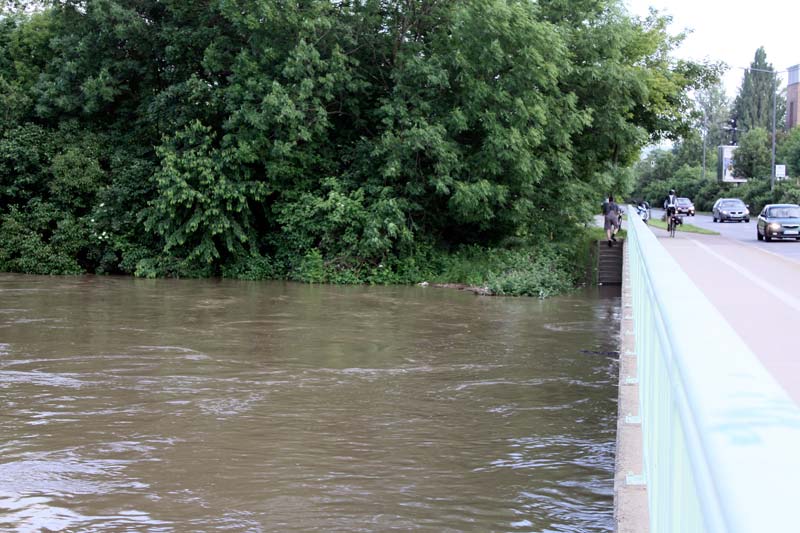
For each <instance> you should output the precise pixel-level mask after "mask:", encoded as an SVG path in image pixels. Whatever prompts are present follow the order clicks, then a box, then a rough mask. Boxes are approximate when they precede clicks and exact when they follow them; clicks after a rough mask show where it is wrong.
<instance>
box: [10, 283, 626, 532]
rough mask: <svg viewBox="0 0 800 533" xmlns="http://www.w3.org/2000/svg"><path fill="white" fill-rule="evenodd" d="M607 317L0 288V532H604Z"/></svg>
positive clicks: (577, 310)
mask: <svg viewBox="0 0 800 533" xmlns="http://www.w3.org/2000/svg"><path fill="white" fill-rule="evenodd" d="M619 307H620V300H619V294H618V292H617V293H615V292H614V291H613V289H612V290H611V292H604V291H601V289H586V290H583V291H579V292H577V293H575V294H571V295H568V296H564V297H559V298H553V299H550V300H545V301H539V300H536V299H532V298H491V297H479V296H475V295H473V294H470V293H465V292H460V291H456V290H448V289H433V288H422V287H332V286H319V285H303V284H291V283H277V282H276V283H265V282H239V281H218V280H217V281H208V280H202V281H197V280H141V279H131V278H123V277H93V276H87V277H35V276H20V275H12V274H0V405H1V406H2V410H0V416H2V426H1V427H2V433H0V530H2V531H30V532H34V531H36V532H38V531H81V532H95V531H97V532H100V531H103V532H105V531H148V532H150V531H152V532H173V531H226V532H227V531H232V532H253V531H256V532H258V531H325V532H328V531H347V532H350V531H389V530H398V531H407V530H417V531H432V532H446V531H480V532H486V531H512V532H516V531H519V532H523V531H525V532H527V531H535V532H562V531H567V532H590V531H613V512H612V505H613V502H612V496H613V463H614V443H615V424H616V422H615V420H616V397H617V387H616V383H617V357H616V353H615V350H617V341H618V331H619V319H620V316H619V313H620V310H619Z"/></svg>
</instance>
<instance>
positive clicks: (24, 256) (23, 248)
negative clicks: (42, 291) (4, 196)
mask: <svg viewBox="0 0 800 533" xmlns="http://www.w3.org/2000/svg"><path fill="white" fill-rule="evenodd" d="M59 215H60V213H59V212H58V210H57V209H56V208H55V207H54V206H53V205H51V204H42V203H40V202H38V201H33V202H31V203H30V204H29V205H27V206H26V209H24V210H20V209H18V208H17V207H16V206H13V207H11V209H10V210H9V212H8V213H6V214H5V215H3V217H2V218H1V219H0V242H2V243H3V245H2V247H0V270H3V271H7V272H25V273H30V274H80V273H82V272H83V269H82V268H81V265H79V264H78V258H79V256H81V255H83V254H84V253H85V252H86V248H87V247H91V246H92V244H91V240H90V231H89V229H88V226H87V224H86V222H87V221H86V220H80V219H74V218H72V217H66V218H60V217H59Z"/></svg>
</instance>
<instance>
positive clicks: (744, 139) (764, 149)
mask: <svg viewBox="0 0 800 533" xmlns="http://www.w3.org/2000/svg"><path fill="white" fill-rule="evenodd" d="M770 142H771V141H770V135H769V133H767V130H766V129H764V128H753V129H751V130H749V131H747V132H746V133H744V134H743V135H742V136H741V138H740V139H739V145H738V146H737V148H736V151H735V152H734V154H733V175H734V176H736V177H739V178H765V177H769V176H770V175H771V172H770V162H771V160H772V152H771V148H770V146H771V145H770Z"/></svg>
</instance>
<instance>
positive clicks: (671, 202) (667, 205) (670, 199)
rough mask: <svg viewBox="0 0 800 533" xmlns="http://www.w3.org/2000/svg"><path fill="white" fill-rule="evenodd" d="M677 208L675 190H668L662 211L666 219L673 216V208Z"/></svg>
mask: <svg viewBox="0 0 800 533" xmlns="http://www.w3.org/2000/svg"><path fill="white" fill-rule="evenodd" d="M677 206H678V195H677V194H675V189H670V190H669V195H668V196H667V199H666V200H664V211H666V212H667V217H669V216H672V215H674V214H675V208H676V207H677Z"/></svg>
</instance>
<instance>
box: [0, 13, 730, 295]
mask: <svg viewBox="0 0 800 533" xmlns="http://www.w3.org/2000/svg"><path fill="white" fill-rule="evenodd" d="M23 4H24V3H23ZM20 5H21V4H20ZM668 22H669V20H668V18H666V17H663V16H660V15H658V14H656V13H653V14H652V15H651V16H650V17H648V18H647V19H644V20H639V19H634V18H631V17H630V16H628V15H627V13H626V12H625V11H624V9H623V6H622V4H621V3H620V2H619V1H618V0H598V1H585V2H584V1H581V2H566V3H565V2H530V1H528V0H488V1H474V0H469V1H464V2H440V1H436V2H431V1H429V0H408V1H402V2H401V1H399V0H387V1H380V2H378V1H367V2H330V1H329V0H308V1H304V2H299V3H298V2H284V3H280V5H278V4H276V3H275V2H261V1H253V0H226V1H225V2H204V3H203V2H201V3H199V4H197V3H191V2H188V3H187V2H177V1H163V0H135V1H134V0H85V1H81V2H78V1H73V0H69V1H52V2H45V3H44V7H43V8H42V9H40V10H38V11H36V12H35V13H29V12H26V11H25V10H24V9H17V10H16V11H13V10H10V9H7V10H6V11H5V12H4V15H3V18H2V19H0V217H2V220H3V221H4V222H3V224H4V225H3V228H4V229H3V232H4V235H5V236H7V240H6V239H4V240H3V241H0V253H2V257H3V263H2V265H3V268H7V269H14V270H22V271H39V270H41V271H48V272H57V271H58V272H76V271H80V270H85V271H90V272H118V273H134V274H136V275H140V276H147V277H152V276H181V277H184V276H191V277H194V276H209V275H222V276H226V277H241V278H248V279H265V278H273V277H286V278H289V279H297V280H303V281H309V282H322V281H324V282H333V283H355V282H368V283H410V282H415V281H420V280H422V279H434V277H436V276H445V277H448V278H450V279H448V281H452V280H453V279H458V280H466V281H465V282H469V283H473V282H476V283H477V282H480V283H485V282H486V280H488V279H489V278H488V276H489V273H490V272H492V273H493V276H494V277H493V278H492V279H494V280H496V283H497V284H498V285H497V287H498V289H499V290H502V291H504V292H512V293H525V294H536V295H540V294H550V293H551V292H552V291H553V290H555V287H563V286H564V283H565V282H564V279H569V280H572V281H573V282H574V280H575V279H576V278H575V276H573V275H572V274H563V267H564V265H565V263H562V262H560V261H561V258H563V257H568V256H569V254H568V253H567V252H561V251H552V250H551V248H552V247H557V246H566V245H563V243H572V242H573V239H574V234H575V232H576V231H580V230H579V229H578V228H581V227H582V225H583V224H584V223H586V222H588V221H589V220H590V218H591V216H592V215H593V214H594V212H595V211H596V206H597V203H598V198H599V197H600V196H602V195H603V194H607V193H608V192H613V193H615V194H617V195H620V196H624V195H625V194H626V193H627V192H629V191H630V189H631V187H632V185H633V178H632V176H633V174H632V173H631V171H630V169H629V166H630V165H631V164H632V163H633V162H634V161H635V159H636V157H637V155H638V153H639V149H640V148H641V147H642V146H643V145H644V144H645V143H646V142H648V141H654V140H659V139H663V138H677V137H678V136H681V135H684V136H685V135H686V134H687V133H688V132H689V131H690V130H691V126H692V124H693V121H694V117H693V114H692V113H691V109H692V108H691V101H690V100H689V99H688V97H687V94H688V92H689V91H690V90H693V89H698V88H700V87H702V86H704V85H706V84H708V83H709V82H710V81H711V80H712V79H713V78H714V77H715V75H716V74H717V67H716V66H715V65H699V64H693V63H687V62H682V61H675V60H674V59H672V58H671V57H670V52H671V51H672V50H673V49H674V48H675V47H676V46H677V45H678V44H679V42H680V40H681V36H671V35H670V34H669V33H668V32H667V26H668ZM697 146H698V145H697V142H696V140H695V142H694V144H693V145H692V146H691V148H692V150H691V151H693V152H696V151H697ZM688 148H689V145H688V144H687V153H688V152H689V151H690V150H689V149H688ZM678 159H681V158H680V157H679V158H678ZM696 166H697V165H692V164H691V163H688V162H687V163H686V167H687V169H688V170H685V171H684V170H682V172H683V173H684V174H685V175H686V176H688V175H690V174H692V173H696V171H695V169H696ZM678 167H679V168H682V167H683V164H681V165H678ZM682 179H683V178H682ZM686 179H688V177H687V178H686ZM29 217H33V218H34V219H36V221H41V222H40V223H39V222H37V223H38V225H37V223H34V222H35V221H31V220H28V218H29ZM81 239H83V241H81ZM79 241H80V242H79ZM519 243H523V247H522V248H515V245H518V244H519ZM556 243H562V244H558V245H557V244H556ZM570 246H571V245H570ZM523 249H524V250H527V251H524V252H523V251H520V250H523ZM553 249H555V248H553ZM26 250H27V252H26ZM532 250H533V251H532ZM534 252H535V253H534ZM26 253H27V254H30V257H36V258H39V259H37V261H39V260H41V261H40V262H41V265H44V266H35V264H34V263H36V261H34V260H33V259H30V258H27V257H24V256H25V254H26ZM482 254H489V255H490V256H491V259H486V260H484V259H480V258H479V256H480V255H482ZM507 254H511V255H507ZM47 258H49V259H47ZM67 258H69V259H70V260H71V261H72V263H70V262H69V261H67ZM36 264H39V263H36ZM36 269H39V270H36ZM475 272H477V273H480V275H478V274H477V273H475ZM559 276H563V279H562V278H560V277H559ZM502 280H509V281H507V282H506V281H502Z"/></svg>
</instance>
